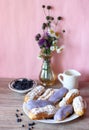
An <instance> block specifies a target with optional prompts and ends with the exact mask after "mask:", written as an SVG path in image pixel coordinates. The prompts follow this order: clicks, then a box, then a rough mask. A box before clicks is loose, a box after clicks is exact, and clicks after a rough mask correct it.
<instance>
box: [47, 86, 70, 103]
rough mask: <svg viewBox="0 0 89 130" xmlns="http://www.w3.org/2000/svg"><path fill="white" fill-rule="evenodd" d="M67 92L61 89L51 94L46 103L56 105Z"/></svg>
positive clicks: (65, 89)
mask: <svg viewBox="0 0 89 130" xmlns="http://www.w3.org/2000/svg"><path fill="white" fill-rule="evenodd" d="M67 92H68V89H67V88H64V87H61V88H60V89H58V90H57V91H56V92H54V93H53V95H52V96H51V97H50V98H49V99H48V101H50V102H53V103H54V104H56V103H57V102H58V101H60V100H61V99H62V98H63V97H64V96H65V95H66V93H67Z"/></svg>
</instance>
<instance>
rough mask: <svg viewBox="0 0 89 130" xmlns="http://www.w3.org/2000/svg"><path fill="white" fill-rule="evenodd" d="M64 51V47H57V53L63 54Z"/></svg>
mask: <svg viewBox="0 0 89 130" xmlns="http://www.w3.org/2000/svg"><path fill="white" fill-rule="evenodd" d="M63 49H64V46H61V47H58V46H57V47H56V52H57V53H61V52H62V50H63Z"/></svg>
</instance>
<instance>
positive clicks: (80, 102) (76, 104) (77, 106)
mask: <svg viewBox="0 0 89 130" xmlns="http://www.w3.org/2000/svg"><path fill="white" fill-rule="evenodd" d="M73 108H74V112H75V113H76V114H77V115H79V116H82V115H84V113H85V110H86V106H85V101H84V99H83V98H82V97H81V96H78V97H75V98H74V100H73Z"/></svg>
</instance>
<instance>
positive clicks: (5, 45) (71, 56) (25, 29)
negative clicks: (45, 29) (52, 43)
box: [0, 0, 89, 81]
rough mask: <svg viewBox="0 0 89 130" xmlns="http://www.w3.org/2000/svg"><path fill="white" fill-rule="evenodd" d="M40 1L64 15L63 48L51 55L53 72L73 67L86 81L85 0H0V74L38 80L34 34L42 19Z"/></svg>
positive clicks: (88, 6) (88, 15)
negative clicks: (56, 53)
mask: <svg viewBox="0 0 89 130" xmlns="http://www.w3.org/2000/svg"><path fill="white" fill-rule="evenodd" d="M43 4H46V5H52V6H53V7H54V10H53V15H54V16H55V17H56V16H58V15H59V16H62V17H63V18H64V20H63V21H62V23H61V25H60V27H59V30H61V29H65V30H66V33H65V34H64V36H63V39H61V40H60V42H61V43H62V44H63V45H65V50H64V51H63V52H62V53H61V54H59V55H55V56H54V59H53V61H54V62H53V67H54V70H55V72H56V73H57V74H58V73H60V72H63V71H64V70H66V69H69V68H73V69H77V70H78V71H80V72H81V73H82V77H81V80H84V81H86V80H87V81H89V57H88V56H89V0H0V77H10V78H12V77H13V78H18V77H28V78H34V79H38V75H39V72H40V68H41V64H42V60H38V59H37V56H38V54H39V51H40V50H39V47H38V45H37V43H36V41H35V39H34V37H35V35H36V34H37V33H38V32H41V24H42V23H43V22H44V15H43V11H42V8H41V6H42V5H43Z"/></svg>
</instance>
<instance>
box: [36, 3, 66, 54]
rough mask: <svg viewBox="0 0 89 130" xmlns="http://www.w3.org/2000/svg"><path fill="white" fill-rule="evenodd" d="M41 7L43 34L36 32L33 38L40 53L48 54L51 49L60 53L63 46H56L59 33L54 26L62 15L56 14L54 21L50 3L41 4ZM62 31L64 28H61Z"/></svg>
mask: <svg viewBox="0 0 89 130" xmlns="http://www.w3.org/2000/svg"><path fill="white" fill-rule="evenodd" d="M42 8H43V11H44V14H45V19H46V21H45V22H44V23H43V24H42V30H43V34H42V35H41V34H40V33H38V34H37V35H36V36H35V40H36V41H37V43H38V45H39V47H40V49H41V53H42V54H45V55H50V54H51V53H52V52H53V51H56V52H57V53H60V52H61V51H62V50H63V48H64V47H63V46H60V47H59V46H58V41H59V38H60V33H59V32H57V31H56V27H57V25H58V23H59V21H61V20H62V17H61V16H58V17H57V18H56V21H55V19H54V17H52V16H51V14H50V13H51V10H52V7H51V6H50V5H48V6H45V5H42ZM63 32H65V30H63ZM40 56H41V55H40Z"/></svg>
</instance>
